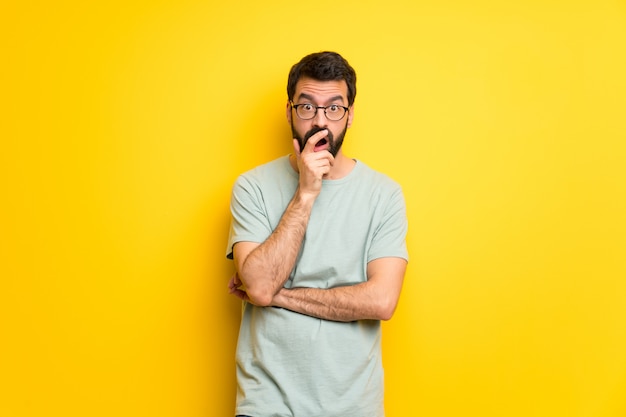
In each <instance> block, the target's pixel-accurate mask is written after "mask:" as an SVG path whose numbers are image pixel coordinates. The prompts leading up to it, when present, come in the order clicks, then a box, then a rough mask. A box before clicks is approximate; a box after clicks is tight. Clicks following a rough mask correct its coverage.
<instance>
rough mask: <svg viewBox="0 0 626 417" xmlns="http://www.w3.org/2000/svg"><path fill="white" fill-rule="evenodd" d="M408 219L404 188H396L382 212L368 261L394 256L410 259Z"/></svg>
mask: <svg viewBox="0 0 626 417" xmlns="http://www.w3.org/2000/svg"><path fill="white" fill-rule="evenodd" d="M407 231H408V220H407V216H406V204H405V201H404V196H403V194H402V189H401V188H400V187H399V186H397V187H395V188H394V190H393V192H392V193H391V195H390V198H389V199H388V201H387V202H386V204H385V207H384V209H383V211H382V213H381V218H380V221H379V222H378V225H377V227H376V230H375V232H374V235H373V239H372V243H371V246H370V247H369V251H368V254H367V262H370V261H373V260H374V259H378V258H386V257H394V258H403V259H406V260H407V261H408V260H409V254H408V250H407V247H406V234H407Z"/></svg>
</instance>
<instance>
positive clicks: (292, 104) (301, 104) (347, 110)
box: [289, 100, 350, 122]
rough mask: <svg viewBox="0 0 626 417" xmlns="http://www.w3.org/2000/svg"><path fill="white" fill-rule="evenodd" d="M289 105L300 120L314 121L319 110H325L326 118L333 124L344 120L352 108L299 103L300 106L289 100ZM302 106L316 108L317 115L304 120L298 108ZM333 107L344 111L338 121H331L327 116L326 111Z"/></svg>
mask: <svg viewBox="0 0 626 417" xmlns="http://www.w3.org/2000/svg"><path fill="white" fill-rule="evenodd" d="M289 104H290V105H291V108H292V109H294V110H295V111H296V116H298V118H299V119H300V120H313V119H315V116H317V111H318V110H319V109H324V117H326V118H327V119H328V120H330V121H331V122H338V121H340V120H342V119H343V118H344V117H346V114H348V112H349V110H350V107H346V106H342V105H340V104H331V105H330V106H316V105H314V104H312V103H299V104H294V103H293V101H291V100H289ZM300 106H313V107H315V113H313V116H312V117H310V118H308V119H303V118H302V117H301V116H300V115H299V114H298V107H300ZM332 106H337V107H341V108H342V109H343V110H344V112H343V115H342V116H341V117H340V118H339V119H337V120H333V119H330V118H329V117H328V115H327V114H326V109H327V108H329V107H332Z"/></svg>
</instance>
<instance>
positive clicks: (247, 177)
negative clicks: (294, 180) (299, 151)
mask: <svg viewBox="0 0 626 417" xmlns="http://www.w3.org/2000/svg"><path fill="white" fill-rule="evenodd" d="M290 170H292V169H291V165H290V164H289V157H288V156H286V155H285V156H281V157H280V158H277V159H274V160H273V161H269V162H266V163H264V164H261V165H258V166H256V167H254V168H252V169H250V170H248V171H245V172H244V173H242V174H240V175H239V176H238V177H237V180H236V182H235V185H243V184H258V185H262V184H264V183H271V182H272V181H276V179H277V178H281V177H289V176H290V172H289V171H290ZM292 171H293V170H292Z"/></svg>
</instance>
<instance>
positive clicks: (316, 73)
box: [287, 52, 356, 106]
mask: <svg viewBox="0 0 626 417" xmlns="http://www.w3.org/2000/svg"><path fill="white" fill-rule="evenodd" d="M302 77H308V78H312V79H314V80H317V81H339V80H345V82H346V84H347V85H348V105H349V106H351V105H352V104H353V103H354V99H355V97H356V72H354V68H352V67H351V66H350V64H348V61H346V60H345V59H344V58H343V57H342V56H341V55H339V54H338V53H336V52H316V53H313V54H310V55H307V56H305V57H304V58H302V59H301V60H300V62H298V63H297V64H295V65H294V66H293V67H291V71H289V78H288V80H287V97H288V98H289V100H293V96H294V94H296V84H297V83H298V80H299V79H300V78H302Z"/></svg>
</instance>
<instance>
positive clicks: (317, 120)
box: [313, 108, 328, 127]
mask: <svg viewBox="0 0 626 417" xmlns="http://www.w3.org/2000/svg"><path fill="white" fill-rule="evenodd" d="M327 124H328V119H327V118H326V113H325V112H324V109H320V108H318V109H317V112H315V117H313V125H314V126H319V127H326V125H327Z"/></svg>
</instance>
